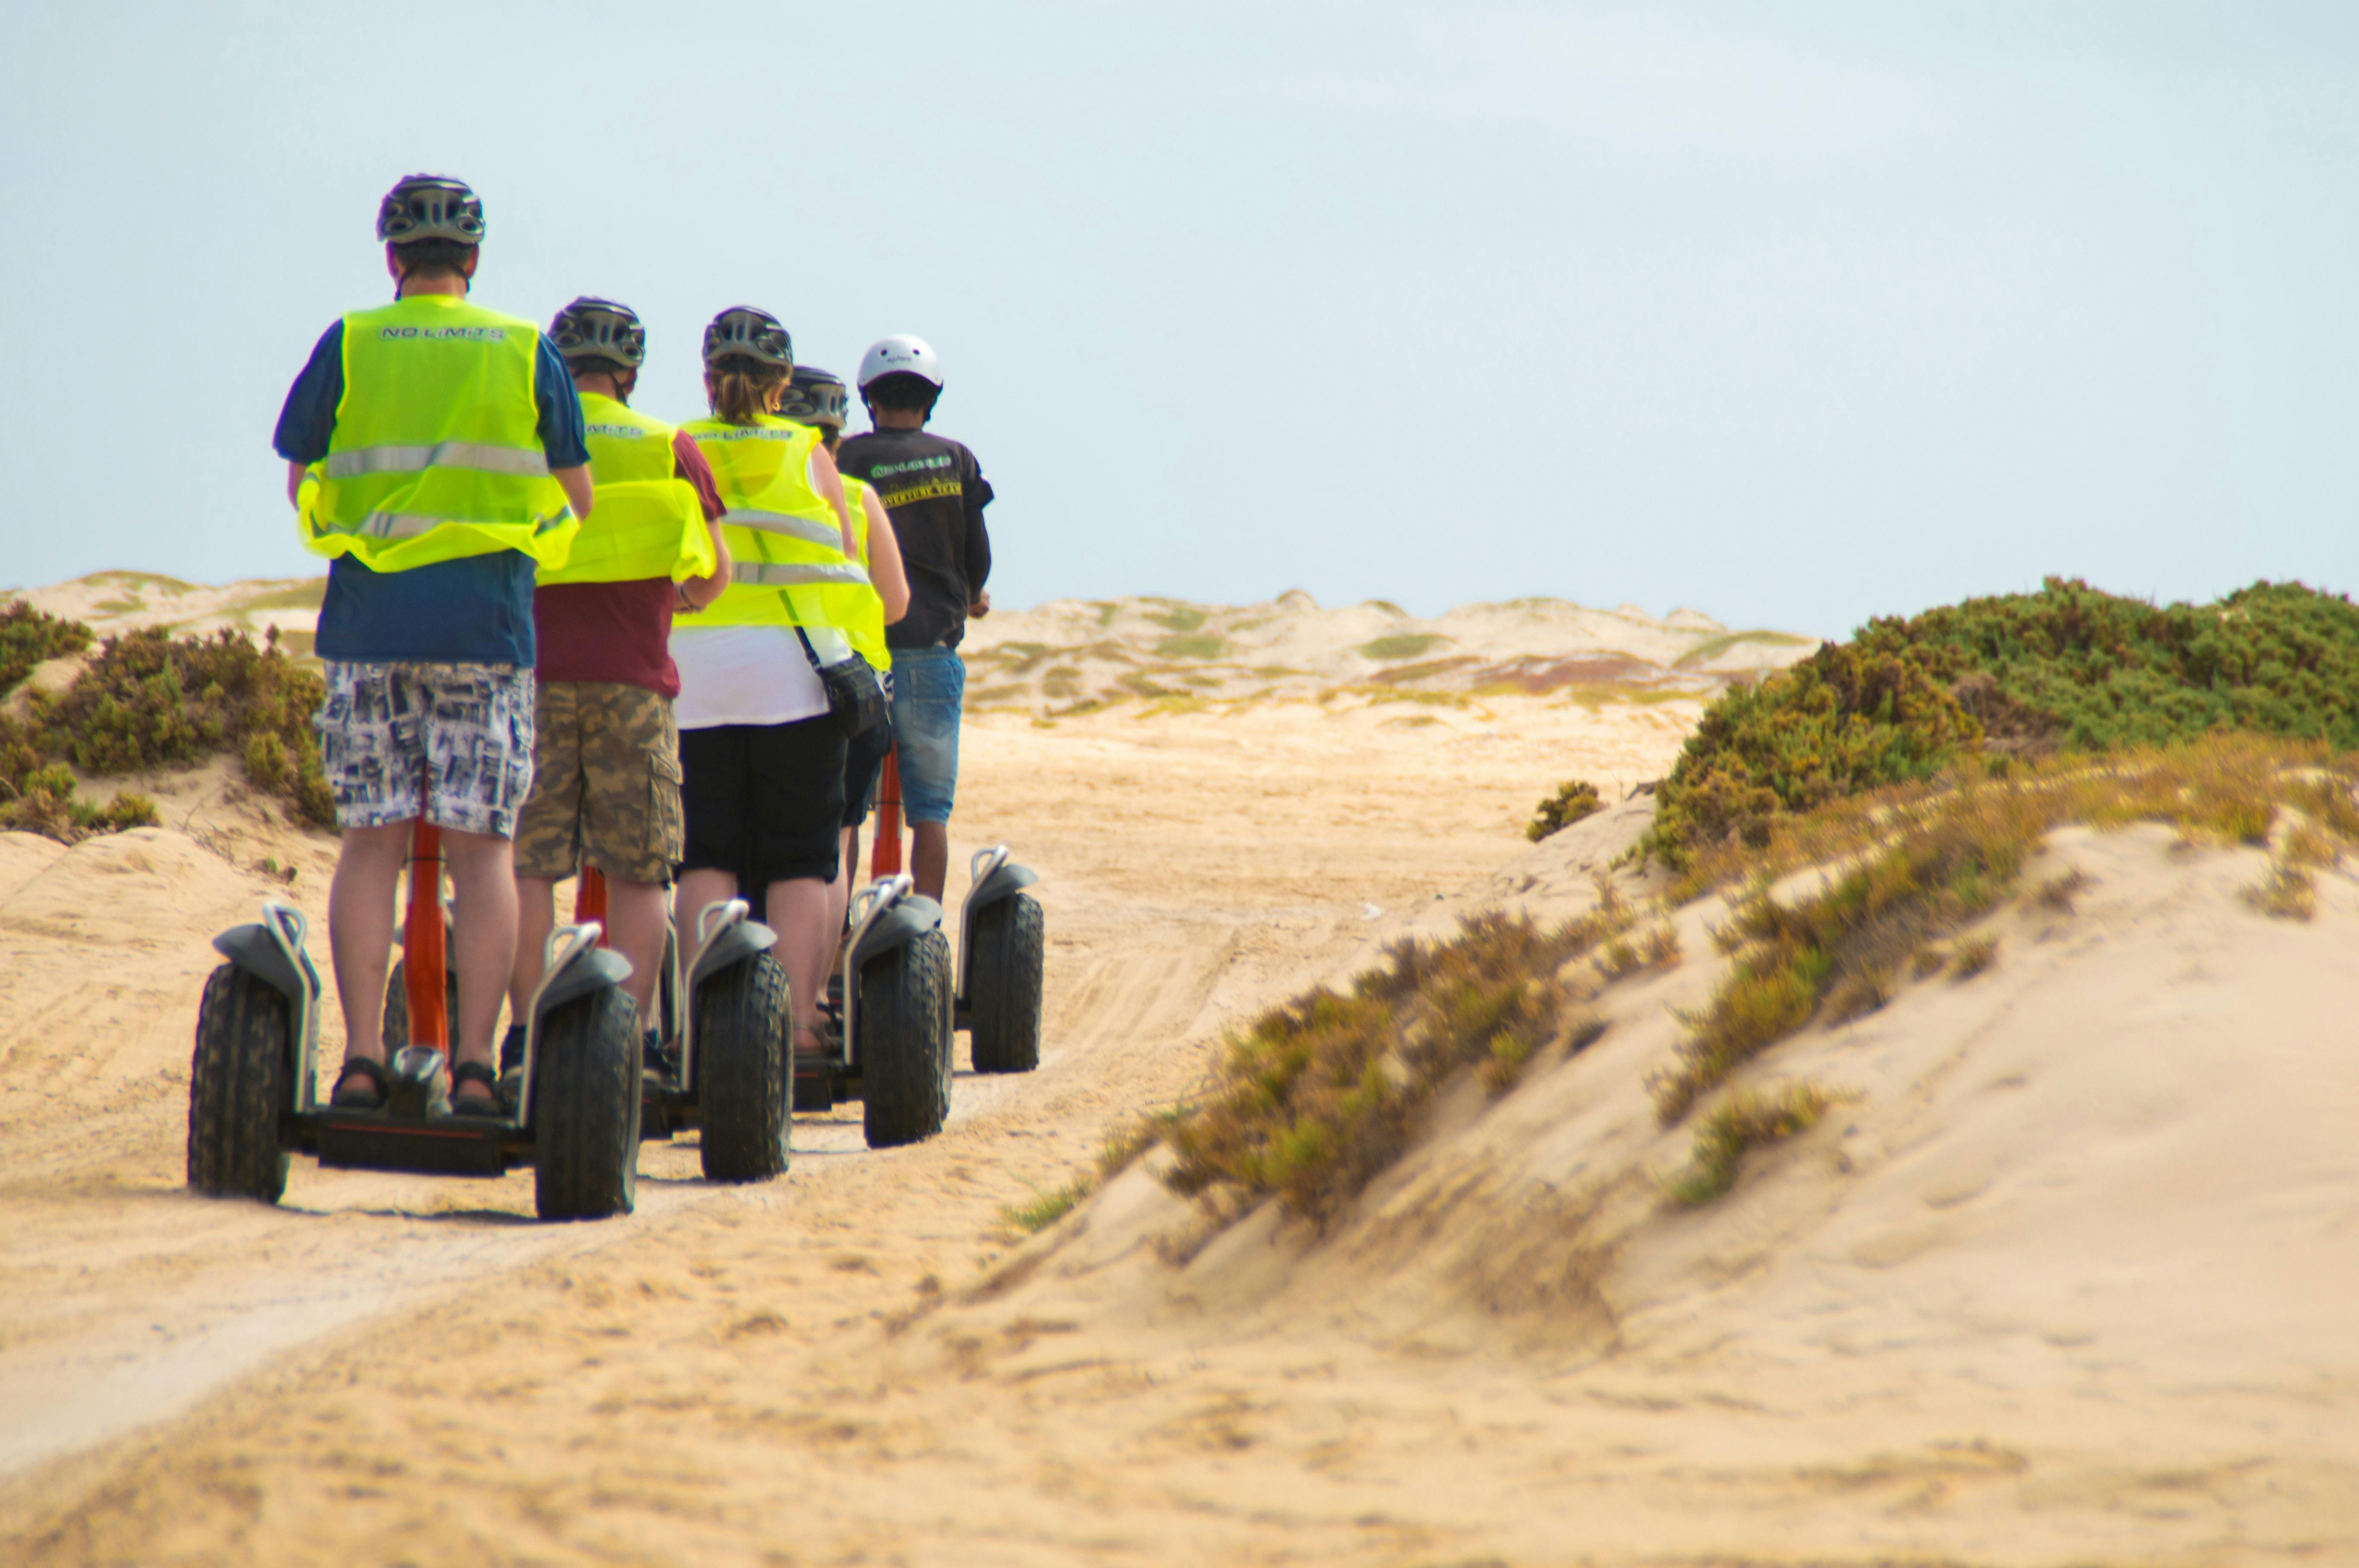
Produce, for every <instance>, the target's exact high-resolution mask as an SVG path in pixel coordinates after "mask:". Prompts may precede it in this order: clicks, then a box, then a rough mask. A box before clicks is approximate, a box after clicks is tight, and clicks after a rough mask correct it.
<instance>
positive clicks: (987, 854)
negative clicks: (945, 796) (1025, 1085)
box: [956, 844, 1048, 1073]
mask: <svg viewBox="0 0 2359 1568" xmlns="http://www.w3.org/2000/svg"><path fill="white" fill-rule="evenodd" d="M1007 857H1008V849H1007V846H1006V845H1005V844H995V845H993V846H992V847H991V848H990V849H978V850H976V851H975V855H974V858H973V860H969V861H968V862H967V876H968V878H969V881H968V883H967V894H966V902H965V903H962V904H961V905H960V906H959V964H958V1002H957V1007H956V1021H957V1025H958V1027H959V1028H961V1029H963V1030H965V1031H966V1032H967V1044H968V1047H969V1049H970V1051H971V1053H972V1054H973V1058H974V1070H975V1071H976V1072H978V1073H1028V1072H1030V1071H1031V1070H1032V1069H1033V1068H1035V1067H1037V1066H1038V1065H1040V969H1041V966H1042V963H1043V961H1044V959H1045V957H1046V950H1047V946H1048V923H1047V921H1046V919H1045V918H1044V917H1043V916H1042V914H1041V913H1040V901H1039V900H1038V899H1037V898H1034V897H1033V896H1032V895H1031V894H1030V893H1028V892H1025V891H1024V890H1025V889H1026V888H1028V887H1030V886H1031V885H1032V884H1033V883H1034V882H1036V881H1039V880H1040V879H1039V878H1038V877H1036V876H1034V875H1033V874H1032V873H1031V872H1030V871H1027V870H1026V869H1025V868H1024V867H1022V866H1019V865H1016V863H1015V862H1013V861H1012V860H1009V859H1008V858H1007Z"/></svg>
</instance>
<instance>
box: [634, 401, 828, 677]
mask: <svg viewBox="0 0 2359 1568" xmlns="http://www.w3.org/2000/svg"><path fill="white" fill-rule="evenodd" d="M680 428H681V429H683V430H685V431H687V432H688V433H689V434H690V436H692V437H694V438H695V439H696V445H697V449H698V450H700V451H701V452H702V453H703V454H704V459H705V461H706V462H708V463H710V464H711V465H712V478H713V482H714V485H715V487H716V488H717V489H718V490H719V491H720V492H721V503H722V505H723V507H724V508H726V510H725V511H723V513H722V514H721V528H722V535H721V536H722V538H723V540H724V541H725V542H726V543H727V544H728V546H729V558H730V561H731V567H730V573H729V586H728V587H727V588H725V589H723V590H722V593H721V597H720V598H718V599H716V600H713V601H712V603H711V604H708V605H706V606H705V607H704V608H703V609H702V610H701V611H695V612H694V613H681V614H678V615H675V616H674V617H673V618H672V623H673V624H674V625H675V626H683V627H695V626H800V627H802V628H803V630H804V631H805V633H808V634H809V635H810V638H811V642H812V645H813V647H814V648H815V649H816V650H817V651H818V653H819V656H820V662H821V664H833V663H835V662H836V661H837V660H839V659H841V658H843V657H845V656H847V655H849V654H850V653H851V645H850V643H848V642H846V641H845V640H844V638H843V634H842V633H841V632H839V631H837V630H836V626H835V622H834V621H833V619H832V616H831V615H830V613H829V610H830V607H829V606H828V605H826V604H823V603H821V602H819V601H818V600H816V599H815V597H814V596H812V595H811V594H810V593H809V592H808V591H807V590H809V589H813V588H822V587H829V586H837V585H843V584H858V583H865V582H867V580H868V574H867V573H866V572H865V571H864V570H862V569H861V568H860V567H859V565H858V564H857V563H855V562H853V561H852V560H850V559H848V558H846V557H845V556H844V553H843V529H842V528H841V527H840V526H839V525H838V524H837V522H836V516H835V509H834V508H833V507H832V506H830V505H829V504H828V503H827V502H826V501H825V500H824V499H823V498H822V497H821V495H820V494H819V492H816V491H814V490H812V489H811V487H810V454H811V449H812V448H813V447H816V446H818V445H819V432H818V431H817V430H814V429H812V428H811V427H810V426H808V425H798V424H795V423H794V422H793V421H791V420H787V419H780V418H777V417H775V416H770V415H763V416H760V417H759V419H758V420H757V421H756V423H755V424H752V425H732V424H729V423H728V422H727V421H725V420H721V419H691V420H690V421H689V422H688V423H687V424H685V425H683V426H681V427H680Z"/></svg>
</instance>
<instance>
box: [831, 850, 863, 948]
mask: <svg viewBox="0 0 2359 1568" xmlns="http://www.w3.org/2000/svg"><path fill="white" fill-rule="evenodd" d="M859 863H860V829H859V828H857V827H847V828H845V829H844V830H843V845H842V853H841V855H840V857H839V858H838V860H837V861H836V866H835V881H833V882H832V883H831V884H829V887H828V890H827V892H828V922H827V928H828V929H829V930H830V931H832V932H835V933H836V934H837V935H839V937H840V936H841V935H842V934H843V918H844V915H845V914H847V913H849V912H850V910H851V908H852V890H853V886H854V885H855V884H856V883H857V881H859V878H858V876H857V874H856V873H855V871H854V870H853V868H854V867H856V866H857V865H859Z"/></svg>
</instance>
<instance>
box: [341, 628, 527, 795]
mask: <svg viewBox="0 0 2359 1568" xmlns="http://www.w3.org/2000/svg"><path fill="white" fill-rule="evenodd" d="M327 665H328V668H327V685H328V694H327V700H326V701H325V702H322V703H321V705H320V714H319V717H318V719H315V720H314V721H313V722H314V723H315V724H316V725H317V726H318V727H319V731H320V767H321V772H323V773H326V774H327V777H328V788H329V790H330V792H331V793H332V794H333V795H334V796H335V799H336V822H337V824H338V825H339V826H340V827H391V826H392V825H393V824H395V823H397V822H407V821H408V820H410V819H411V818H412V817H416V816H423V817H425V819H426V820H427V821H429V822H430V823H433V824H434V825H435V826H436V827H449V828H453V829H455V830H456V831H458V832H461V833H481V834H486V835H490V836H493V837H496V838H508V837H510V836H512V835H513V834H514V833H515V832H516V808H517V807H518V806H521V805H522V804H523V803H524V797H525V792H526V791H527V790H528V789H530V788H531V787H532V745H533V741H532V672H531V671H530V670H528V669H518V668H516V666H515V665H428V664H375V663H364V662H360V661H354V660H346V659H330V660H329V661H327Z"/></svg>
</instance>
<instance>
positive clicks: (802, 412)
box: [778, 365, 852, 430]
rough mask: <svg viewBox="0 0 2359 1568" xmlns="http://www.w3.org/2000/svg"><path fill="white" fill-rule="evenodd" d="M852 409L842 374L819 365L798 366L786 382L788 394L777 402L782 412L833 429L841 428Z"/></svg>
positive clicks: (779, 410)
mask: <svg viewBox="0 0 2359 1568" xmlns="http://www.w3.org/2000/svg"><path fill="white" fill-rule="evenodd" d="M851 412H852V395H851V394H850V393H849V392H847V391H845V390H844V385H843V377H842V376H840V375H837V374H836V373H834V372H833V371H829V370H821V369H820V368H819V367H818V366H817V365H797V366H795V373H794V376H793V379H791V380H789V381H788V383H787V395H786V397H785V399H784V400H783V401H782V402H780V403H779V405H778V413H779V414H780V415H781V416H784V417H786V418H788V419H793V420H797V421H799V422H800V423H802V424H805V425H818V426H821V427H824V428H827V429H830V430H841V429H843V426H844V421H845V419H846V418H847V416H849V415H850V414H851Z"/></svg>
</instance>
